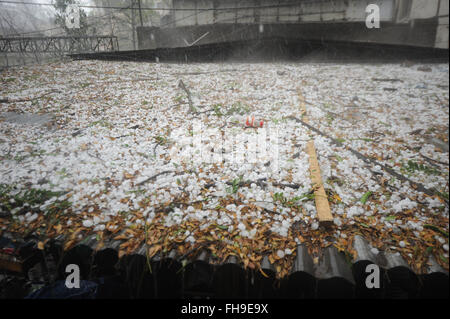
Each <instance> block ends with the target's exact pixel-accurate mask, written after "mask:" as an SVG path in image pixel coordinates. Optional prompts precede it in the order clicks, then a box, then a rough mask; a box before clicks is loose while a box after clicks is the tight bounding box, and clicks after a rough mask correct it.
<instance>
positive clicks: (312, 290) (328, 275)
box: [3, 235, 449, 298]
mask: <svg viewBox="0 0 450 319" xmlns="http://www.w3.org/2000/svg"><path fill="white" fill-rule="evenodd" d="M9 237H10V238H11V236H9ZM3 242H6V241H3ZM36 243H37V241H35V240H29V241H28V242H24V241H22V242H21V244H20V245H22V247H26V250H25V251H26V254H27V255H28V256H32V255H33V256H36V254H41V255H42V251H40V250H38V249H37V247H36ZM120 244H121V241H112V242H110V243H108V244H107V245H106V246H104V247H102V249H101V250H99V251H98V252H95V248H96V245H97V240H96V236H95V235H94V236H90V237H88V238H86V240H85V241H84V243H83V244H82V245H79V246H76V247H75V248H72V249H71V250H69V251H67V252H65V253H61V252H62V248H61V247H62V242H61V241H59V240H53V241H51V242H49V243H48V244H47V246H46V250H45V251H46V255H47V257H48V255H52V256H53V258H54V261H55V262H56V261H58V262H56V264H59V272H60V274H61V273H62V274H63V272H61V271H63V270H64V269H65V265H66V264H68V263H76V264H81V265H80V268H81V273H82V276H83V274H84V277H85V278H88V277H89V278H90V277H96V276H108V275H112V274H113V273H114V272H115V268H114V267H116V269H118V270H119V272H120V273H121V278H122V280H123V282H125V283H126V286H127V288H128V295H129V296H131V297H139V298H183V297H200V298H201V297H211V298H448V296H449V277H448V272H446V271H445V270H444V269H442V268H441V267H440V266H439V265H438V263H437V262H436V260H434V259H433V258H430V262H429V264H430V266H429V268H428V270H427V273H425V274H415V273H414V272H413V271H412V270H411V269H410V268H409V267H408V265H407V263H406V262H405V261H404V260H403V259H402V258H401V257H400V256H397V255H395V254H391V253H383V252H380V253H378V254H377V255H374V254H373V253H372V252H371V249H372V247H370V245H369V244H368V243H367V242H366V241H365V240H364V239H363V238H362V237H360V236H356V237H355V240H354V249H355V250H356V252H357V256H358V257H357V259H356V260H355V261H353V263H349V262H348V261H347V260H346V258H345V255H344V254H343V253H339V252H338V250H337V249H336V248H334V247H328V248H326V249H325V250H324V251H323V254H322V258H320V259H319V261H318V263H314V261H313V259H312V257H311V256H310V255H309V254H308V252H307V249H306V248H305V246H304V245H299V246H298V247H297V254H296V257H295V262H294V264H293V268H292V270H291V273H290V275H289V276H287V277H285V278H283V279H281V280H277V279H276V278H275V269H274V266H273V265H271V264H270V263H269V261H268V259H267V258H264V259H263V261H262V264H261V267H262V269H263V271H264V272H265V274H266V275H267V277H265V276H263V275H262V274H261V273H260V272H258V271H254V270H244V268H242V266H241V264H240V263H239V261H238V259H237V258H236V257H234V256H231V257H229V258H228V260H226V262H225V263H221V264H218V263H217V260H215V258H214V257H213V256H212V255H211V254H210V253H209V251H207V250H202V251H199V252H198V253H197V255H196V257H195V258H193V259H191V260H190V261H189V262H187V263H186V264H184V263H183V259H184V258H185V256H179V255H177V253H176V252H175V251H171V252H170V253H168V254H167V255H166V256H161V255H156V256H155V257H153V258H152V259H151V260H147V257H146V254H145V251H146V247H145V246H142V247H140V248H139V249H138V250H137V251H136V252H135V253H134V254H133V255H127V256H124V257H122V258H121V259H120V260H119V259H118V256H117V251H118V247H119V245H120ZM34 261H35V263H37V262H38V261H39V259H36V257H34ZM369 264H376V265H378V266H379V267H380V274H381V276H380V277H381V280H380V284H381V286H380V288H379V289H368V288H366V285H365V281H366V277H367V273H366V266H367V265H369ZM115 265H116V266H115ZM32 267H34V265H33V263H28V264H27V265H26V266H25V269H24V270H25V272H29V270H30V269H32ZM150 268H151V272H150V270H149V269H150Z"/></svg>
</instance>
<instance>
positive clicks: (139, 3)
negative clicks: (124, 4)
mask: <svg viewBox="0 0 450 319" xmlns="http://www.w3.org/2000/svg"><path fill="white" fill-rule="evenodd" d="M138 5H139V20H140V21H141V27H143V26H144V23H143V22H142V10H141V0H138Z"/></svg>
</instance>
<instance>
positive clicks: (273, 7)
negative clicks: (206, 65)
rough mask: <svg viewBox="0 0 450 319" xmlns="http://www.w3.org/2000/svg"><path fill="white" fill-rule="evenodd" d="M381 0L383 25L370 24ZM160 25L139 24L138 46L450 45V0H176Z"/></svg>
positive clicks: (147, 47)
mask: <svg viewBox="0 0 450 319" xmlns="http://www.w3.org/2000/svg"><path fill="white" fill-rule="evenodd" d="M369 4H376V5H378V7H379V13H380V22H381V24H380V26H381V27H380V28H379V29H377V28H372V29H369V28H367V27H366V23H365V21H366V17H367V15H368V13H366V7H367V6H368V5H369ZM171 5H172V8H173V9H174V10H173V11H171V12H170V14H167V15H165V16H164V17H163V18H162V19H161V23H160V25H159V26H154V25H153V26H144V27H139V28H138V29H137V33H138V39H139V48H140V49H149V48H162V47H182V46H189V45H192V44H193V43H195V44H207V43H218V42H227V41H239V40H254V39H259V38H273V37H280V38H281V37H282V38H284V39H292V40H320V41H345V42H348V41H350V42H369V43H379V44H392V45H405V46H418V47H428V48H442V49H448V34H449V32H448V21H449V17H448V12H449V1H448V0H365V1H362V0H297V1H293V0H220V1H219V0H172V4H171Z"/></svg>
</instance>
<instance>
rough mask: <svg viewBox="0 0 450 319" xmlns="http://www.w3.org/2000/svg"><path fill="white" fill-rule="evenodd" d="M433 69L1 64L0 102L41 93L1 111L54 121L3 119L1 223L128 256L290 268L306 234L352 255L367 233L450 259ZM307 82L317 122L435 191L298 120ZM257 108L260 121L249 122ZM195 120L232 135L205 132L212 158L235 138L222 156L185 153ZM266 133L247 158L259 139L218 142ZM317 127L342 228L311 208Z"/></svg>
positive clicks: (312, 244) (418, 255)
mask: <svg viewBox="0 0 450 319" xmlns="http://www.w3.org/2000/svg"><path fill="white" fill-rule="evenodd" d="M424 67H427V66H423V65H420V66H419V65H414V66H412V67H403V66H401V65H398V64H395V65H394V64H392V65H359V64H342V65H336V64H284V63H280V64H189V65H176V64H149V63H130V62H98V61H95V62H92V61H89V62H87V61H77V62H70V63H55V64H48V65H40V66H30V67H23V68H15V69H9V70H4V71H2V74H1V91H0V98H8V99H9V100H12V101H14V100H22V99H30V101H25V102H10V103H3V104H0V113H4V112H18V113H22V112H24V113H39V114H40V113H50V114H53V115H54V120H53V122H52V123H51V124H50V125H47V126H42V125H41V126H36V125H24V124H16V123H10V122H8V121H1V118H0V121H1V122H0V160H1V164H0V176H1V180H0V183H1V186H0V187H1V189H0V201H1V203H0V205H1V206H0V207H1V209H2V211H1V212H0V227H2V228H1V231H8V232H9V231H11V232H19V233H22V234H28V233H31V232H34V233H35V234H37V235H38V236H40V238H41V239H42V240H43V241H45V240H46V239H48V238H51V237H55V236H57V235H61V234H63V235H65V238H66V240H67V241H66V247H67V248H68V247H70V246H72V245H74V244H75V243H76V242H79V241H81V240H83V239H84V238H85V237H86V236H87V235H88V234H90V233H93V234H95V233H96V234H97V238H98V240H99V242H100V245H102V244H103V243H104V242H105V243H106V242H108V240H109V239H116V240H122V241H123V243H122V245H121V246H120V249H121V254H123V253H130V252H132V251H133V250H135V249H137V248H138V247H140V246H141V245H142V244H143V243H146V245H147V248H148V254H149V255H150V256H153V255H154V254H156V253H163V254H164V253H167V252H169V251H170V250H172V249H176V250H177V251H178V253H179V254H180V255H186V257H188V256H189V255H190V254H191V253H192V254H194V253H195V252H196V251H199V250H200V248H207V249H209V250H210V251H211V252H212V255H213V256H214V257H215V258H216V259H217V261H218V262H220V261H223V260H225V259H226V258H227V257H228V256H230V255H235V256H237V257H239V258H240V260H241V261H242V262H243V263H244V265H245V266H248V267H250V268H258V267H259V264H260V262H261V260H262V258H264V257H265V256H267V257H268V258H269V261H270V262H272V263H275V265H276V269H277V272H278V275H279V276H284V275H286V274H287V273H288V272H289V270H290V267H291V266H292V262H293V259H294V254H295V247H296V245H298V244H300V243H304V244H306V245H307V246H308V248H309V250H310V252H311V253H312V254H314V255H315V256H318V255H319V253H320V251H321V248H323V247H326V246H329V245H335V246H336V247H337V248H338V249H340V250H343V251H346V252H347V253H348V254H349V256H351V255H352V254H353V257H356V256H355V255H354V254H355V252H354V250H353V249H352V240H353V236H354V235H357V234H363V235H364V237H366V238H367V239H368V240H369V241H370V242H371V244H372V245H373V247H374V249H373V251H380V250H384V251H393V252H398V253H400V254H402V256H403V257H404V258H405V259H406V260H407V261H408V262H409V263H410V265H411V266H412V267H413V268H414V269H415V270H417V271H422V270H423V267H425V266H426V262H427V260H428V256H429V255H430V254H433V255H434V256H435V257H436V259H437V260H438V262H439V263H440V264H441V265H442V266H443V267H444V268H446V269H448V204H447V203H448V192H449V189H448V188H449V186H448V174H449V171H448V168H449V166H448V150H445V149H442V148H439V147H438V146H436V141H437V140H441V141H443V142H445V143H448V140H447V138H448V120H449V107H448V100H449V93H448V81H449V80H448V64H438V65H431V66H429V67H430V68H431V71H430V72H425V71H421V70H420V69H422V68H424ZM418 69H419V70H418ZM424 69H425V70H427V71H428V69H427V68H424ZM180 79H181V80H182V81H183V83H185V85H186V87H187V88H188V90H189V91H190V93H191V94H192V101H193V105H194V108H195V111H194V112H193V111H192V110H191V108H190V106H189V104H188V98H187V94H186V92H185V91H184V90H182V89H181V88H180V87H179V80H180ZM298 91H300V92H301V93H302V95H303V96H304V98H305V100H306V102H307V105H306V109H307V115H308V117H309V123H310V124H311V125H313V126H314V127H316V128H317V129H319V130H321V131H322V132H324V133H326V134H328V135H329V136H332V137H334V138H337V139H339V140H340V141H341V142H343V144H344V146H348V147H351V148H353V149H354V150H357V151H359V152H361V153H363V154H365V155H366V156H369V157H373V158H375V159H376V160H377V161H378V162H379V163H381V164H384V165H387V166H390V167H392V168H393V169H395V170H397V171H398V172H399V173H400V174H402V175H404V176H407V177H408V178H410V179H411V180H413V181H415V182H419V183H421V184H423V185H424V186H425V187H427V188H429V189H433V190H435V191H436V194H437V195H435V196H429V195H426V194H423V193H421V192H418V191H416V190H415V189H414V187H413V186H411V185H409V184H408V183H405V182H402V181H399V180H397V179H395V178H393V177H392V176H391V175H389V174H388V173H387V172H383V171H382V170H381V168H380V167H377V166H376V165H369V164H367V163H365V162H363V161H362V160H361V159H358V158H356V157H355V155H353V154H352V153H351V152H350V151H348V150H347V149H346V148H345V147H339V146H335V145H333V144H332V143H331V141H330V140H328V139H327V138H325V137H323V136H320V135H318V134H316V133H314V132H311V131H310V130H309V129H308V128H306V127H304V126H303V125H302V124H301V123H298V122H297V121H295V120H293V119H292V118H290V117H292V116H293V117H297V118H299V119H300V118H301V117H302V114H301V111H300V106H299V105H300V103H299V96H298ZM251 115H254V116H255V117H256V119H257V122H258V124H259V121H260V120H263V121H264V123H263V128H257V129H256V128H245V127H244V124H245V120H246V118H247V116H251ZM195 123H197V124H198V123H200V124H201V125H202V126H203V128H209V129H216V130H217V131H218V132H220V133H219V135H220V136H221V135H223V136H224V137H223V138H222V139H221V138H217V136H216V137H212V136H206V135H205V134H204V135H203V136H202V143H203V145H207V146H208V147H210V150H211V151H212V153H213V152H215V153H219V154H221V151H218V150H222V148H224V150H223V152H224V153H223V154H222V155H223V158H221V160H216V161H213V162H211V163H206V162H201V161H200V160H199V156H198V154H196V153H195V152H194V153H193V152H189V150H192V149H190V146H191V144H192V143H194V144H195V142H194V141H195V138H196V132H195V127H194V126H195ZM261 132H265V134H266V135H267V136H266V137H265V138H263V139H264V140H266V141H267V149H266V152H263V151H261V150H260V149H258V151H256V153H257V160H256V161H253V162H252V161H248V160H245V158H246V156H248V155H249V154H253V153H252V152H255V150H254V149H252V147H248V149H238V150H237V151H236V152H234V153H231V152H230V150H229V149H228V148H227V147H225V145H223V143H222V141H225V142H227V141H231V142H230V143H231V144H232V145H234V144H236V143H234V142H233V141H236V140H239V139H245V138H250V140H251V139H252V138H258V136H259V135H258V133H261ZM273 132H277V136H278V139H277V140H272V139H271V137H273V136H274V135H273ZM311 137H313V138H314V140H315V146H316V149H317V153H318V159H319V164H320V167H321V171H322V178H323V181H324V185H325V189H326V191H327V194H328V197H329V201H330V204H331V209H332V213H333V215H334V217H335V219H334V226H333V228H331V229H322V228H321V227H320V228H319V224H318V220H317V218H316V209H315V205H314V198H313V194H312V185H311V181H310V179H309V163H308V156H307V154H306V153H305V145H306V143H307V141H308V140H309V139H310V138H311ZM274 141H277V142H276V143H273V142H274ZM271 143H272V144H271ZM445 143H444V144H445ZM240 145H242V144H240ZM232 154H234V156H235V157H232ZM276 154H277V156H275V155H276ZM236 156H238V157H239V156H243V157H244V160H242V159H241V160H239V158H238V159H236ZM276 160H278V162H277V161H276ZM275 162H277V165H278V166H273V165H274V163H275ZM277 167H278V169H276V168H277ZM446 200H447V203H446ZM145 239H147V240H145Z"/></svg>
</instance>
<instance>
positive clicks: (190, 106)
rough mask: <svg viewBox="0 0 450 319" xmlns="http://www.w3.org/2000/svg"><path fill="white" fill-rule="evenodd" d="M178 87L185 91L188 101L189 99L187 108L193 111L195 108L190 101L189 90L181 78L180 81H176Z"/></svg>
mask: <svg viewBox="0 0 450 319" xmlns="http://www.w3.org/2000/svg"><path fill="white" fill-rule="evenodd" d="M178 87H179V88H180V89H182V90H183V91H184V92H186V94H187V98H188V101H189V108H190V109H191V112H192V113H195V112H196V110H195V107H194V104H193V103H192V95H191V92H190V91H189V90H188V88H187V87H186V85H185V84H184V82H183V80H180V81H179V82H178Z"/></svg>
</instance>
